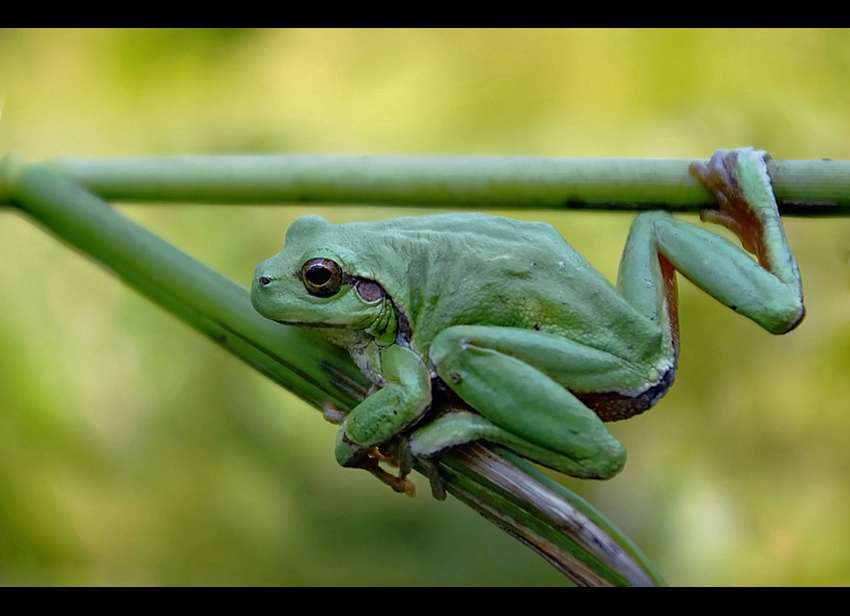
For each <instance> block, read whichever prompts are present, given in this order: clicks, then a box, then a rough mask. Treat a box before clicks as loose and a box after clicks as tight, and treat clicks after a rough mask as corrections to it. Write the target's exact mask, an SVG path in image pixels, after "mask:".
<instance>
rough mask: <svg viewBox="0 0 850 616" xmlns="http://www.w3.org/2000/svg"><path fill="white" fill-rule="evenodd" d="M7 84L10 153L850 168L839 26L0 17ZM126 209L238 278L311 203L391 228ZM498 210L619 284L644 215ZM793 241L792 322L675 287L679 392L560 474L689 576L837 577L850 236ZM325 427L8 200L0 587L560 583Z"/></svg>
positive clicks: (848, 487) (223, 211) (820, 224)
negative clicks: (744, 161)
mask: <svg viewBox="0 0 850 616" xmlns="http://www.w3.org/2000/svg"><path fill="white" fill-rule="evenodd" d="M4 92H5V105H4V106H3V109H2V117H0V155H2V154H5V153H7V152H9V151H17V152H20V153H21V154H24V155H25V156H27V157H29V158H30V159H33V160H42V159H46V158H51V157H57V156H98V157H108V156H116V157H117V156H139V155H174V154H199V153H200V154H203V153H238V152H280V153H356V154H453V155H464V154H494V155H528V156H588V157H589V156H622V157H676V158H680V157H681V158H691V157H692V158H707V157H708V156H709V155H710V154H711V153H712V152H713V151H714V150H715V149H716V148H720V147H737V146H742V145H754V146H757V147H760V148H764V149H767V150H768V151H769V152H770V153H771V154H772V155H773V156H774V157H776V158H799V159H817V158H835V159H848V158H850V139H848V136H850V113H848V111H850V34H848V32H846V31H832V30H816V31H810V30H802V31H800V30H793V31H779V30H769V31H748V30H734V31H723V30H686V31H679V30H636V31H632V30H612V31H609V30H590V31H571V30H542V31H540V30H532V31H526V30H508V31H502V30H474V31H466V30H448V31H444V30H294V31H286V30H284V31H280V30H154V31H151V30H92V31H89V30H0V97H2V96H3V93H4ZM0 100H2V98H0ZM121 211H122V212H124V213H126V214H127V215H128V216H130V217H132V218H133V219H135V220H138V221H140V222H142V223H143V224H145V225H146V226H148V227H149V228H151V229H153V230H154V231H156V232H158V233H159V234H161V235H163V236H164V237H165V238H167V239H168V240H170V241H172V242H173V243H175V244H177V245H178V246H180V247H181V248H183V249H184V250H186V251H187V252H189V253H190V254H192V255H194V256H196V257H198V258H200V259H201V260H203V261H205V262H206V263H208V264H210V265H211V266H213V267H215V268H217V269H219V270H220V271H222V272H223V273H225V274H226V275H228V276H230V277H231V278H233V279H234V280H237V281H238V282H240V283H242V284H243V285H248V284H249V281H250V277H251V274H252V271H253V268H254V265H255V264H256V263H257V262H259V261H260V260H262V259H265V258H266V257H268V256H269V255H271V254H273V253H275V252H277V251H278V250H279V249H280V247H281V245H282V241H283V234H284V231H285V229H286V227H287V226H288V224H289V223H290V222H291V221H292V220H293V219H294V218H296V217H298V216H301V215H303V214H305V213H307V212H316V213H320V214H322V215H324V216H326V217H328V218H330V219H331V220H333V221H336V222H344V221H350V220H358V219H359V220H372V219H378V218H385V217H389V216H394V215H398V214H400V213H401V210H395V209H388V208H382V209H381V208H362V207H358V208H354V207H309V208H308V207H303V206H298V207H277V208H273V207H222V206H207V207H203V206H169V207H166V206H156V207H154V206H121ZM410 212H411V210H405V212H404V213H410ZM506 214H507V215H514V216H516V217H519V218H540V219H543V220H546V221H548V222H551V223H552V224H554V225H555V226H556V227H557V228H558V229H559V230H560V231H561V232H562V233H563V235H564V236H565V237H566V238H567V239H568V240H569V241H570V242H571V243H573V244H574V245H575V246H576V247H577V248H578V249H579V250H580V251H581V252H582V253H583V254H584V255H585V256H586V257H588V259H589V260H590V261H591V262H592V263H594V264H595V265H597V266H598V267H599V269H600V270H601V271H602V272H603V273H604V274H605V275H607V276H609V277H610V278H612V279H613V278H614V277H615V275H616V267H617V263H618V260H619V256H620V251H621V250H622V246H623V243H624V241H625V238H626V233H627V230H628V225H629V223H630V220H631V218H632V216H631V215H630V214H615V213H576V212H565V213H560V212H541V213H539V214H537V213H534V212H523V213H511V212H507V213H506ZM691 219H692V220H696V219H695V217H691ZM786 224H787V233H788V235H789V237H790V240H791V243H792V245H793V247H794V249H795V252H796V254H797V256H798V259H799V262H800V267H801V271H802V275H803V281H804V286H805V292H806V300H807V306H808V316H807V318H806V320H805V322H804V323H803V325H802V326H801V327H799V328H798V329H797V330H796V331H794V332H793V333H791V334H789V335H788V336H785V337H772V336H770V335H769V334H767V333H765V332H764V331H762V330H760V329H759V328H758V327H757V326H756V325H754V324H752V323H750V322H749V321H746V320H745V319H742V318H741V317H740V316H738V315H735V314H734V313H732V312H731V311H729V310H726V309H724V308H723V307H722V306H720V305H719V304H717V303H715V302H714V301H713V300H711V299H709V298H708V297H707V296H705V295H703V294H702V293H700V292H699V291H697V290H696V289H695V288H694V287H693V286H692V285H690V284H689V283H688V282H686V281H685V282H683V283H682V284H681V292H680V293H681V312H682V315H681V323H682V332H681V334H682V343H683V346H682V357H681V364H680V370H679V377H678V380H677V383H676V385H675V387H674V388H673V390H672V391H671V393H670V394H669V395H668V396H667V397H666V398H665V399H664V400H663V401H662V402H661V403H660V404H659V405H658V406H657V407H656V408H655V409H653V410H651V411H650V412H648V413H646V414H644V415H642V416H640V417H637V418H635V419H632V420H630V421H627V422H621V423H617V424H613V426H612V430H613V431H614V433H615V434H616V436H617V437H618V438H619V439H620V440H621V441H622V442H623V443H624V444H625V446H626V448H627V449H628V451H629V462H628V464H627V465H626V468H625V470H624V471H623V472H622V473H621V474H620V475H618V476H617V477H616V478H614V479H613V480H611V481H608V482H602V483H599V482H581V481H576V480H570V479H566V478H565V479H564V482H565V483H566V484H567V485H569V486H570V487H571V488H572V489H574V490H576V491H579V492H580V493H582V494H583V495H585V496H586V497H587V498H589V499H590V500H591V501H592V502H593V503H595V504H596V505H597V506H598V507H600V508H601V509H602V510H603V511H604V512H605V513H606V514H607V515H608V516H609V517H610V518H611V519H612V520H614V521H615V522H616V523H617V524H618V525H619V526H621V527H622V528H623V529H624V530H625V531H626V532H627V533H628V534H629V535H630V536H631V537H632V538H633V539H635V540H636V541H637V542H638V544H639V545H641V546H642V547H643V549H644V550H645V552H646V553H647V554H648V556H649V557H650V559H652V560H653V561H654V562H655V564H656V565H658V566H659V567H660V569H661V570H662V572H663V573H664V574H665V576H666V577H667V579H668V581H669V582H670V583H672V584H676V585H682V584H692V585H716V584H722V585H789V584H792V585H809V584H817V585H822V584H839V585H843V584H846V583H847V582H848V580H850V523H848V513H847V512H848V510H850V447H848V444H850V414H848V412H847V409H848V401H850V378H848V373H849V372H850V320H848V314H850V313H848V309H850V295H848V280H849V279H848V256H850V220H827V219H823V220H804V219H788V220H787V222H786ZM334 432H335V429H334V427H332V426H330V425H329V424H327V423H325V422H324V421H323V420H322V418H321V415H320V414H319V413H318V412H316V411H315V410H314V409H312V408H310V407H307V406H306V405H304V404H303V403H301V402H300V401H299V400H297V399H295V398H293V397H292V396H290V395H289V394H288V393H287V392H285V391H283V390H281V389H280V388H278V387H277V386H275V385H273V384H272V383H271V382H268V381H266V380H265V379H264V378H263V377H262V376H260V375H259V374H257V373H255V372H253V371H252V370H251V369H250V368H248V367H247V366H245V365H243V364H241V363H240V362H239V361H237V360H236V359H234V358H232V357H230V356H229V355H226V354H225V353H224V352H222V351H221V350H219V349H218V348H217V347H215V346H214V345H213V344H212V343H210V342H208V341H207V340H205V339H203V338H202V337H201V336H199V335H198V334H196V333H195V332H193V331H191V330H189V329H188V328H187V327H185V326H184V325H182V324H181V323H179V322H178V321H176V320H175V319H173V318H172V317H170V316H169V315H167V314H166V313H164V312H163V311H162V310H161V309H159V308H157V307H155V306H153V305H152V304H150V303H148V302H147V301H146V300H144V299H143V298H141V297H139V296H138V295H137V294H136V293H135V292H133V291H131V290H129V289H127V288H125V287H123V286H122V285H121V284H120V283H119V282H118V281H117V280H116V279H114V278H112V277H111V276H110V275H109V274H108V273H106V272H105V271H104V270H102V269H101V268H99V267H97V266H95V265H93V264H92V263H91V262H89V261H88V260H86V259H85V258H82V257H80V256H79V255H78V254H76V253H75V252H72V251H70V250H68V249H67V248H66V247H64V246H63V245H61V244H60V243H58V242H57V241H55V239H53V238H52V237H50V236H48V235H46V234H45V233H43V232H42V231H41V230H40V229H38V228H36V227H34V226H33V225H32V224H31V223H30V222H29V221H27V220H24V219H22V218H21V217H19V216H17V215H15V214H14V213H12V212H10V211H0V584H5V585H16V584H36V585H48V584H50V585H52V584H72V585H77V584H97V585H121V584H131V585H137V584H142V585H146V584H163V585H174V584H192V585H198V584H251V585H253V584H264V585H267V584H280V585H367V584H368V585H505V584H514V585H557V584H564V583H565V581H564V580H563V578H561V577H560V576H559V575H558V574H556V573H555V571H554V569H552V568H551V567H550V566H549V565H547V564H546V563H545V562H543V561H542V559H540V558H538V557H537V556H536V555H535V554H533V553H532V552H531V551H529V550H528V549H526V548H525V547H523V546H522V545H520V544H519V543H518V542H516V541H514V540H513V539H511V538H509V537H508V536H506V535H504V534H503V533H501V532H500V531H498V530H496V529H495V528H494V527H492V526H491V525H490V524H488V523H486V522H485V521H483V520H482V519H481V518H479V517H478V516H477V515H476V514H474V513H472V512H471V511H469V510H467V509H466V508H464V507H463V506H461V505H460V504H458V503H457V502H456V501H454V500H452V499H450V500H449V501H447V502H444V503H439V502H436V501H433V500H432V499H430V498H429V497H428V496H427V495H426V494H427V488H426V487H425V485H424V482H423V481H422V480H421V478H420V479H419V484H420V492H421V493H422V495H421V496H420V497H418V498H416V499H415V500H410V499H407V498H404V497H402V496H399V495H397V494H395V493H393V492H391V491H390V490H389V489H387V488H386V487H384V486H382V485H380V484H379V483H378V482H377V481H375V480H374V479H373V478H371V477H370V476H368V475H367V474H366V473H363V472H356V471H352V470H345V469H341V468H339V467H338V466H337V465H336V463H335V462H334V459H333V441H334Z"/></svg>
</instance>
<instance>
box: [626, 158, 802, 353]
mask: <svg viewBox="0 0 850 616" xmlns="http://www.w3.org/2000/svg"><path fill="white" fill-rule="evenodd" d="M764 156H765V154H764V152H759V151H756V150H753V149H752V148H744V149H741V150H732V151H726V150H720V151H718V152H717V153H716V154H715V155H714V156H713V157H712V158H711V161H709V163H708V164H704V163H694V164H693V165H692V166H691V173H692V174H693V175H694V176H696V177H697V178H698V179H699V180H700V181H701V182H702V183H703V185H704V186H705V187H706V189H707V190H709V191H710V192H711V193H712V194H713V195H714V197H715V198H716V199H717V201H718V205H719V207H720V209H719V210H705V211H704V212H703V214H702V217H703V220H706V221H709V222H715V223H718V224H722V225H724V226H726V227H727V228H729V229H730V230H732V231H733V232H734V233H735V234H736V235H738V237H739V238H740V240H741V242H742V244H743V246H744V248H745V249H747V250H749V251H750V252H753V253H754V254H755V255H756V257H757V259H758V261H755V260H753V259H752V258H751V257H750V256H749V255H747V254H746V253H745V252H744V250H741V248H739V247H738V246H736V245H735V244H733V243H732V242H730V241H729V240H727V239H726V238H723V237H721V236H719V235H717V234H715V233H712V232H711V231H708V230H706V229H702V228H700V227H697V226H695V225H692V224H690V223H687V222H684V221H681V220H677V219H676V218H673V217H672V216H671V215H670V214H668V213H667V212H646V213H643V214H640V215H639V216H638V217H637V218H635V221H634V223H633V224H632V228H631V231H630V232H629V238H628V240H627V241H626V248H625V250H624V251H623V258H622V260H621V262H620V271H619V274H618V277H617V287H618V288H619V289H620V292H621V293H622V295H623V296H624V297H625V298H626V300H627V301H628V302H629V303H631V304H632V305H633V306H634V307H635V308H637V309H638V310H639V311H640V312H641V313H642V314H644V315H645V316H646V317H647V318H649V319H650V320H651V321H655V322H658V323H659V324H660V325H662V326H663V325H667V326H669V328H670V329H671V330H672V331H673V332H675V330H676V324H677V323H676V322H677V320H678V319H677V316H676V305H675V297H674V295H675V281H674V279H673V276H674V274H673V270H674V269H675V270H677V271H679V272H680V273H681V274H682V275H683V276H685V277H686V278H688V279H689V280H690V281H691V282H693V283H694V284H696V285H697V286H698V287H700V288H701V289H702V290H703V291H705V292H706V293H708V294H709V295H711V296H712V297H714V298H715V299H717V300H718V301H719V302H721V303H723V304H725V305H726V306H729V307H730V308H732V309H733V310H735V311H736V312H739V313H741V314H743V315H744V316H746V317H748V318H750V319H752V320H753V321H755V322H756V323H758V324H759V325H761V326H762V327H763V328H765V329H767V330H768V331H770V332H772V333H775V334H781V333H785V332H787V331H789V330H791V329H793V328H794V327H795V326H796V325H797V324H798V323H799V322H800V321H801V320H802V318H803V314H804V313H805V311H804V308H803V292H802V286H801V283H800V274H799V272H798V270H797V262H796V260H795V259H794V255H793V254H792V252H791V248H790V247H789V245H788V240H787V238H786V237H785V231H784V229H783V226H782V220H781V219H780V217H779V211H778V208H777V205H776V200H775V198H774V196H773V191H772V188H771V186H770V178H769V176H768V175H767V166H766V164H765V162H764ZM675 337H676V336H675V334H674V338H675Z"/></svg>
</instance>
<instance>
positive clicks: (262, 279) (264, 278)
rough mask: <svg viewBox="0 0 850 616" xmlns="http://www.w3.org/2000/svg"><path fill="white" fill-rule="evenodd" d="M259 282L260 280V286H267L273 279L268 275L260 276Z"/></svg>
mask: <svg viewBox="0 0 850 616" xmlns="http://www.w3.org/2000/svg"><path fill="white" fill-rule="evenodd" d="M257 282H259V283H260V286H261V287H267V286H269V285H270V284H271V282H272V279H271V278H269V277H268V276H260V277H259V278H258V279H257Z"/></svg>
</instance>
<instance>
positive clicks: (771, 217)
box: [689, 148, 781, 269]
mask: <svg viewBox="0 0 850 616" xmlns="http://www.w3.org/2000/svg"><path fill="white" fill-rule="evenodd" d="M744 158H746V159H747V160H746V161H745V162H746V163H747V164H742V163H743V162H744V160H743V159H744ZM767 158H769V156H768V154H767V152H765V151H763V150H756V149H754V148H739V149H737V150H718V151H717V152H715V153H714V155H713V156H712V157H711V160H709V161H708V163H707V164H706V163H703V162H700V161H695V162H693V163H691V165H690V168H689V170H690V172H691V175H693V176H694V177H695V178H697V179H698V180H699V181H700V183H702V185H703V186H704V187H705V188H706V189H707V190H708V191H709V192H710V193H711V194H712V195H713V196H714V198H715V199H716V200H717V205H718V207H719V209H704V210H702V211H701V212H700V219H701V220H703V221H705V222H713V223H716V224H719V225H722V226H724V227H726V228H727V229H729V230H730V231H732V232H733V233H734V234H735V235H737V236H738V238H739V239H740V240H741V244H742V245H743V247H744V249H745V250H747V251H748V252H751V253H752V254H754V255H755V256H756V258H757V259H758V261H759V263H760V264H761V266H762V267H764V268H765V269H771V266H770V265H771V264H770V262H769V258H768V250H767V248H766V246H765V237H764V232H765V226H766V225H773V226H775V225H776V224H777V221H778V220H779V211H778V210H777V208H776V201H775V198H774V196H773V194H772V191H771V189H770V177H769V175H768V173H767V165H766V164H765V161H766V160H767ZM743 173H750V174H759V175H760V176H761V177H760V178H759V179H760V181H759V182H754V181H744V180H743V179H742V178H741V174H743ZM755 190H761V191H763V192H764V194H754V191H755ZM779 224H780V225H781V223H779Z"/></svg>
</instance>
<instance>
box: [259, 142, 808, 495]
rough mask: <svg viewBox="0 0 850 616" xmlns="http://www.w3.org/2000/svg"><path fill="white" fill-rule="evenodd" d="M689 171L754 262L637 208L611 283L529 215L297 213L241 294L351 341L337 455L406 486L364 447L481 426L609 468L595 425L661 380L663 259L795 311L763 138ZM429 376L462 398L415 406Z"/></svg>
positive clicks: (584, 468)
mask: <svg viewBox="0 0 850 616" xmlns="http://www.w3.org/2000/svg"><path fill="white" fill-rule="evenodd" d="M691 172H692V174H693V175H694V176H696V177H697V178H698V179H699V180H700V181H701V182H702V183H703V185H704V186H705V187H706V188H707V189H708V190H709V191H710V192H711V193H712V194H713V195H714V196H715V198H716V199H717V201H718V206H719V209H718V210H707V211H705V212H703V220H707V221H709V222H715V223H718V224H722V225H724V226H726V227H728V228H729V229H731V230H732V231H733V232H734V233H735V234H736V235H737V236H738V237H739V238H740V239H741V242H742V244H743V246H744V247H745V248H746V249H747V250H748V251H750V252H752V253H754V254H755V256H756V258H757V261H756V260H753V258H752V257H750V256H749V255H748V254H746V252H744V250H742V249H741V248H739V247H738V246H736V245H735V244H733V243H732V242H729V241H728V240H726V239H725V238H722V237H720V236H718V235H716V234H714V233H711V232H710V231H707V230H705V229H703V228H701V227H697V226H695V225H692V224H689V223H686V222H683V221H680V220H677V219H675V218H673V217H672V216H670V215H669V214H668V213H666V212H646V213H642V214H640V215H639V216H637V217H636V219H635V221H634V223H633V225H632V227H631V231H630V233H629V237H628V239H627V241H626V246H625V250H624V252H623V257H622V261H621V263H620V269H619V273H618V279H617V284H616V286H615V285H612V284H611V283H610V282H609V281H608V280H607V279H606V278H605V277H603V276H602V275H601V274H600V273H599V272H597V271H596V270H595V269H594V268H593V267H592V266H591V265H590V264H589V263H588V262H587V261H586V260H585V259H584V258H583V257H582V256H581V255H579V254H578V253H577V252H576V251H575V250H574V249H573V248H572V247H571V246H570V245H569V244H568V243H567V242H566V241H565V240H564V239H563V238H562V237H561V236H560V235H559V234H558V233H557V232H556V231H555V229H554V228H552V227H551V226H550V225H548V224H545V223H541V222H523V221H517V220H511V219H508V218H502V217H497V216H490V215H486V214H441V215H434V216H423V217H404V218H396V219H391V220H384V221H379V222H373V223H349V224H343V225H336V224H332V223H330V222H328V221H326V220H324V219H322V218H320V217H318V216H305V217H304V218H301V219H299V220H297V221H295V222H294V223H293V224H292V226H291V227H290V228H289V230H288V232H287V235H286V242H285V247H284V249H283V251H282V252H281V253H279V254H278V255H276V256H275V257H272V258H271V259H269V260H267V261H264V262H263V263H261V264H260V265H259V266H257V269H256V272H255V276H254V281H253V285H252V289H251V298H252V302H253V304H254V307H255V308H256V309H257V310H258V311H259V313H260V314H262V315H263V316H265V317H267V318H269V319H273V320H275V321H278V322H281V323H285V324H290V325H298V326H303V327H311V328H315V329H316V331H317V332H319V333H321V334H322V335H324V336H326V337H327V338H328V339H330V340H331V341H333V342H334V343H336V344H339V345H341V346H343V347H345V348H346V349H348V350H349V352H350V353H351V356H352V358H353V359H354V361H355V362H356V363H357V365H358V366H359V367H360V369H361V370H362V371H363V373H364V374H365V375H366V376H367V377H368V378H369V380H370V381H371V382H372V383H373V384H374V386H375V387H374V390H375V391H374V393H372V394H371V395H370V396H369V397H368V398H367V399H366V400H364V401H363V402H362V403H361V404H360V405H358V406H357V407H356V408H355V409H353V410H352V412H351V413H349V414H348V416H347V417H346V418H345V419H344V421H343V423H342V426H341V427H340V430H339V436H338V438H337V445H336V456H337V460H338V461H339V462H340V464H342V465H344V466H357V467H363V468H366V469H367V470H370V471H371V472H373V473H375V474H376V475H378V476H379V477H380V478H382V479H383V480H384V481H386V482H387V483H390V484H391V485H393V487H395V488H396V489H399V490H406V489H407V487H406V485H405V484H404V483H403V482H393V481H392V480H389V479H388V478H387V477H386V475H385V474H383V473H382V471H380V470H378V468H377V460H379V459H382V458H381V454H380V452H379V451H378V448H379V447H380V446H381V445H382V444H384V443H387V442H388V441H390V440H391V439H394V438H396V437H399V436H404V439H405V441H406V444H407V447H408V448H409V452H410V454H412V455H413V456H417V457H419V458H423V459H427V458H428V457H430V456H433V455H434V454H436V453H438V452H440V451H442V450H444V449H446V448H448V447H453V446H456V445H460V444H463V443H468V442H471V441H476V440H484V441H490V442H495V443H498V444H501V445H503V446H505V447H508V448H509V449H511V450H513V451H515V452H517V453H518V454H520V455H521V456H523V457H526V458H529V459H531V460H534V461H536V462H539V463H541V464H543V465H545V466H548V467H551V468H553V469H556V470H559V471H561V472H564V473H567V474H569V475H573V476H576V477H586V478H607V477H611V476H612V475H614V474H615V473H616V472H617V471H619V470H620V468H621V467H622V466H623V463H624V462H625V451H624V449H623V447H622V445H621V444H620V443H619V442H618V441H617V440H616V439H615V438H614V437H613V436H612V435H611V433H610V432H609V431H608V429H607V428H606V426H605V423H604V422H605V421H612V420H617V419H624V418H627V417H630V416H632V415H635V414H637V413H640V412H642V411H644V410H646V409H647V408H649V407H651V406H652V405H654V404H655V403H656V402H657V401H658V400H659V399H660V398H661V397H662V396H663V395H664V393H666V391H667V389H668V388H669V387H670V385H671V384H672V382H673V379H674V377H675V371H676V362H677V358H678V315H677V306H676V276H675V272H676V271H678V272H679V273H681V274H682V275H684V276H685V277H686V278H688V279H689V280H691V281H692V282H693V283H694V284H696V285H697V286H698V287H700V288H701V289H703V290H704V291H706V292H707V293H709V294H710V295H712V296H713V297H715V298H716V299H717V300H718V301H720V302H722V303H723V304H725V305H727V306H729V307H730V308H732V309H733V310H736V311H737V312H740V313H741V314H743V315H744V316H746V317H748V318H750V319H752V320H753V321H755V322H756V323H758V324H759V325H761V326H762V327H764V328H765V329H767V330H768V331H770V332H772V333H777V334H779V333H784V332H786V331H789V330H790V329H793V328H794V327H795V326H796V325H797V324H798V323H799V322H800V320H801V319H802V317H803V314H804V308H803V299H802V287H801V283H800V275H799V272H798V269H797V264H796V261H795V259H794V256H793V254H792V253H791V249H790V247H789V246H788V241H787V239H786V237H785V233H784V230H783V226H782V221H781V219H780V217H779V213H778V210H777V205H776V200H775V198H774V196H773V190H772V187H771V184H770V178H769V176H768V173H767V166H766V164H765V153H764V152H761V151H757V150H753V149H752V148H743V149H739V150H732V151H726V150H721V151H719V152H717V153H716V154H715V155H714V156H713V157H712V159H711V161H710V162H709V163H708V164H704V163H694V164H693V165H692V166H691ZM435 384H438V385H439V387H440V388H441V389H443V390H444V389H445V388H446V387H448V388H449V389H450V390H451V391H452V392H454V394H456V395H457V396H458V397H459V398H460V399H461V400H462V401H463V402H464V403H465V404H466V405H467V406H468V410H455V411H452V412H449V413H445V414H442V415H440V416H439V417H436V418H431V417H428V410H429V408H430V406H431V401H432V395H433V394H432V388H435ZM443 384H444V385H443ZM407 466H408V465H406V464H405V465H403V468H402V475H404V474H406V472H407V471H408V470H409V469H408V468H407Z"/></svg>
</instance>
